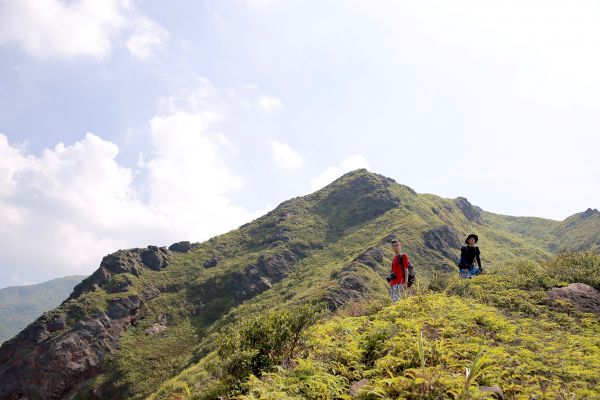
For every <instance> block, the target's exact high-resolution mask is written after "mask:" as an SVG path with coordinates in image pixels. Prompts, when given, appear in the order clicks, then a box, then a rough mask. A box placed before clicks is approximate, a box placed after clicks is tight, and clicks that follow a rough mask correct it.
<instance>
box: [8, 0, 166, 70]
mask: <svg viewBox="0 0 600 400" xmlns="http://www.w3.org/2000/svg"><path fill="white" fill-rule="evenodd" d="M130 20H135V21H136V23H134V24H133V25H132V24H131V23H130V22H129V21H130ZM131 27H133V29H134V33H133V35H132V36H131V38H130V39H129V41H128V43H127V46H128V47H129V49H130V51H131V52H132V54H134V55H135V56H136V57H141V58H145V57H148V56H149V54H150V48H151V47H152V46H156V45H159V44H160V43H162V41H164V39H165V38H166V31H165V30H164V29H163V28H161V27H160V26H158V25H157V24H156V23H154V22H153V21H151V20H149V19H148V18H146V17H143V16H140V15H138V13H137V11H136V10H135V8H134V7H133V6H132V4H131V1H130V0H78V1H68V2H65V1H59V0H19V1H2V2H0V44H6V43H14V44H17V45H19V46H21V47H22V48H23V49H24V50H25V51H26V52H27V53H29V54H30V55H32V56H34V57H37V58H42V59H45V58H49V57H63V58H72V57H77V56H88V57H94V58H108V57H109V56H110V54H111V52H112V48H113V42H114V41H115V40H116V39H118V37H119V34H120V33H122V32H123V31H124V30H126V29H127V28H131Z"/></svg>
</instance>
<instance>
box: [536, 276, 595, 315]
mask: <svg viewBox="0 0 600 400" xmlns="http://www.w3.org/2000/svg"><path fill="white" fill-rule="evenodd" d="M548 297H549V298H550V300H567V301H569V302H571V304H573V307H575V309H576V310H578V311H582V312H590V313H596V314H600V291H598V290H597V289H596V288H594V287H592V286H590V285H586V284H585V283H571V284H570V285H568V286H565V287H560V288H552V289H550V290H549V291H548Z"/></svg>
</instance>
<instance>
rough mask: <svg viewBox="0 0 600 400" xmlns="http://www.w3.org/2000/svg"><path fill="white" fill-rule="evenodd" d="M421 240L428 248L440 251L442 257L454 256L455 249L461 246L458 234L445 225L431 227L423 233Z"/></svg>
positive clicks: (452, 257)
mask: <svg viewBox="0 0 600 400" xmlns="http://www.w3.org/2000/svg"><path fill="white" fill-rule="evenodd" d="M423 242H424V244H425V246H427V247H428V248H430V249H432V250H435V251H436V252H439V253H441V254H442V255H443V256H444V257H448V258H451V259H454V258H456V255H455V254H456V253H457V250H459V249H460V247H461V246H462V244H461V242H460V241H459V240H458V234H457V233H456V231H455V230H454V228H451V227H449V226H447V225H444V226H441V227H438V228H433V229H431V230H429V231H427V232H425V233H424V234H423Z"/></svg>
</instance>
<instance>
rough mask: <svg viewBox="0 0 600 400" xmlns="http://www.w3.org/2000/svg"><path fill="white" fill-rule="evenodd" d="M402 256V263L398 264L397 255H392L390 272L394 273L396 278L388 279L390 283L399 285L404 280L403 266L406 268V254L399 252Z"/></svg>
mask: <svg viewBox="0 0 600 400" xmlns="http://www.w3.org/2000/svg"><path fill="white" fill-rule="evenodd" d="M400 256H401V257H402V262H403V264H404V267H403V266H402V264H400V260H399V258H398V256H394V260H393V261H392V272H394V273H395V274H396V278H395V279H392V280H391V281H390V285H401V284H403V283H404V282H406V278H408V277H405V276H404V268H406V269H408V256H407V255H406V254H405V253H402V254H400Z"/></svg>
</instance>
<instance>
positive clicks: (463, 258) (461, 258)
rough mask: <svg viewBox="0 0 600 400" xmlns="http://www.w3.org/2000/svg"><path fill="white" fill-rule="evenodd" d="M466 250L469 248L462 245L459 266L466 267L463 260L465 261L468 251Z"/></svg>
mask: <svg viewBox="0 0 600 400" xmlns="http://www.w3.org/2000/svg"><path fill="white" fill-rule="evenodd" d="M466 250H467V249H466V247H465V246H462V247H461V248H460V264H459V266H458V268H464V267H463V262H464V261H465V253H466Z"/></svg>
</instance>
